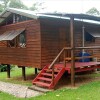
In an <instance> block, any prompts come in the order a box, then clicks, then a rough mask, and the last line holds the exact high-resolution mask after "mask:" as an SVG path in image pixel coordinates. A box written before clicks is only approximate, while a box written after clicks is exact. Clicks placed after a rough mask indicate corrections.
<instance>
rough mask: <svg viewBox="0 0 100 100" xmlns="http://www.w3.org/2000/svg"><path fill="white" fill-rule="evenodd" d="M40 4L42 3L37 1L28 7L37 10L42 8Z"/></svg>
mask: <svg viewBox="0 0 100 100" xmlns="http://www.w3.org/2000/svg"><path fill="white" fill-rule="evenodd" d="M42 4H43V3H38V2H36V3H34V4H33V5H32V7H30V8H29V10H32V11H39V10H41V9H44V8H43V7H42Z"/></svg>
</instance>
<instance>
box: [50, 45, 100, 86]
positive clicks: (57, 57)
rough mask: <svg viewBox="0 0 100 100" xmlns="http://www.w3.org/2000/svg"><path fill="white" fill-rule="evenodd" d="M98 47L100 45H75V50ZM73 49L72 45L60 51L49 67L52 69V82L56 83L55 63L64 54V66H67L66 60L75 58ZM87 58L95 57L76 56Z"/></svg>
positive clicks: (76, 58)
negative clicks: (72, 55) (72, 53)
mask: <svg viewBox="0 0 100 100" xmlns="http://www.w3.org/2000/svg"><path fill="white" fill-rule="evenodd" d="M98 48H100V46H96V47H75V48H74V50H76V49H80V50H82V49H98ZM72 49H73V48H71V47H64V48H63V49H62V50H61V51H60V52H59V54H58V55H57V56H56V58H55V59H54V60H53V62H52V63H51V64H50V66H49V69H52V82H53V84H54V66H55V63H56V62H57V60H58V59H59V58H60V56H61V55H62V54H63V57H64V58H63V64H64V67H66V61H69V60H70V61H71V60H73V59H72V58H71V50H72ZM66 51H67V52H66ZM69 51H70V52H69ZM85 58H94V56H83V57H75V60H79V59H85Z"/></svg>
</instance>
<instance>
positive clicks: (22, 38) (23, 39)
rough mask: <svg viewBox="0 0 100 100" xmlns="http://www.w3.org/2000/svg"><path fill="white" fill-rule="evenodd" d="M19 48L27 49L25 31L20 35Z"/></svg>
mask: <svg viewBox="0 0 100 100" xmlns="http://www.w3.org/2000/svg"><path fill="white" fill-rule="evenodd" d="M19 46H20V47H26V34H25V31H24V32H22V33H21V34H20V35H19Z"/></svg>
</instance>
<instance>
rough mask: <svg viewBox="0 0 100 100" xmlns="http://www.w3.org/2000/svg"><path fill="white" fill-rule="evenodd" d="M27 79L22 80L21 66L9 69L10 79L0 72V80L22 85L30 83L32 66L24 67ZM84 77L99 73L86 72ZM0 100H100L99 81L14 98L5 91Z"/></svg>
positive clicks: (32, 72)
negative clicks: (29, 96) (34, 95)
mask: <svg viewBox="0 0 100 100" xmlns="http://www.w3.org/2000/svg"><path fill="white" fill-rule="evenodd" d="M26 74H27V79H28V80H27V81H23V80H22V70H21V68H14V69H12V71H11V79H7V73H6V72H0V81H4V82H11V83H16V84H23V85H28V86H31V85H32V80H33V78H34V68H26ZM84 76H85V77H100V73H97V74H96V73H93V74H89V75H88V74H86V75H84ZM0 100H100V81H96V82H92V83H89V84H85V85H82V86H80V87H79V88H77V89H67V88H63V89H61V90H56V91H53V92H48V93H45V94H44V95H41V96H37V97H32V98H26V99H25V98H16V97H14V96H12V95H9V94H7V93H3V92H0Z"/></svg>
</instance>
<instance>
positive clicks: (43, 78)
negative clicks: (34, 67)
mask: <svg viewBox="0 0 100 100" xmlns="http://www.w3.org/2000/svg"><path fill="white" fill-rule="evenodd" d="M37 79H40V80H45V81H49V82H51V81H52V79H50V78H45V77H37Z"/></svg>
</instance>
